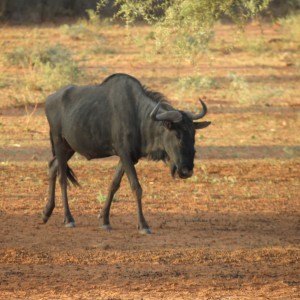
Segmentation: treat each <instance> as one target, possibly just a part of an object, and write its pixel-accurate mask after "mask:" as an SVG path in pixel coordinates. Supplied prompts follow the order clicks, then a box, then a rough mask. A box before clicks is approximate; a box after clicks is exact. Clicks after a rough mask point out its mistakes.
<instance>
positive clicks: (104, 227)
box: [101, 224, 112, 231]
mask: <svg viewBox="0 0 300 300" xmlns="http://www.w3.org/2000/svg"><path fill="white" fill-rule="evenodd" d="M101 228H102V229H104V230H107V231H110V230H112V227H111V225H110V224H103V225H102V226H101Z"/></svg>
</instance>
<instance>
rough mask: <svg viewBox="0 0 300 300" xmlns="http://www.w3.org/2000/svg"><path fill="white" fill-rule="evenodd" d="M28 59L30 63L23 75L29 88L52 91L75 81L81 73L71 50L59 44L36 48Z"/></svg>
mask: <svg viewBox="0 0 300 300" xmlns="http://www.w3.org/2000/svg"><path fill="white" fill-rule="evenodd" d="M30 61H31V62H32V65H31V67H30V68H29V70H28V72H27V74H26V77H25V81H26V82H25V84H26V87H27V89H29V90H37V91H47V92H48V91H53V90H55V89H57V88H59V87H61V86H63V85H66V84H70V83H74V82H77V81H78V80H79V79H80V77H81V76H82V75H83V74H82V71H81V70H80V68H79V66H78V63H77V61H75V60H74V59H73V57H72V53H71V51H70V50H69V49H68V48H66V47H64V46H62V45H60V44H57V45H54V46H51V47H48V48H42V47H39V48H36V49H35V50H33V51H32V54H31V57H30Z"/></svg>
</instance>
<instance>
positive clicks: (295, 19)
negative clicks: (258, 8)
mask: <svg viewBox="0 0 300 300" xmlns="http://www.w3.org/2000/svg"><path fill="white" fill-rule="evenodd" d="M279 23H280V24H281V25H282V27H283V28H284V30H285V31H286V34H287V37H288V38H289V39H290V40H295V41H299V40H300V15H299V14H290V15H288V16H287V17H285V18H282V19H280V20H279Z"/></svg>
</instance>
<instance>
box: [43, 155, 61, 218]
mask: <svg viewBox="0 0 300 300" xmlns="http://www.w3.org/2000/svg"><path fill="white" fill-rule="evenodd" d="M57 168H58V163H57V159H56V157H53V158H52V159H51V160H50V161H49V191H48V201H47V204H46V206H45V208H44V210H43V216H42V218H43V222H44V223H46V222H47V221H48V219H49V218H50V216H51V214H52V212H53V209H54V207H55V185H56V177H57Z"/></svg>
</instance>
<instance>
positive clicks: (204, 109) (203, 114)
mask: <svg viewBox="0 0 300 300" xmlns="http://www.w3.org/2000/svg"><path fill="white" fill-rule="evenodd" d="M199 101H200V103H201V105H202V111H201V112H200V113H199V114H193V113H191V112H189V111H186V112H185V113H186V114H187V115H188V117H189V118H190V119H191V120H198V119H201V118H203V117H204V116H205V115H206V113H207V107H206V105H205V103H204V102H203V101H202V100H201V99H200V98H199Z"/></svg>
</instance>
